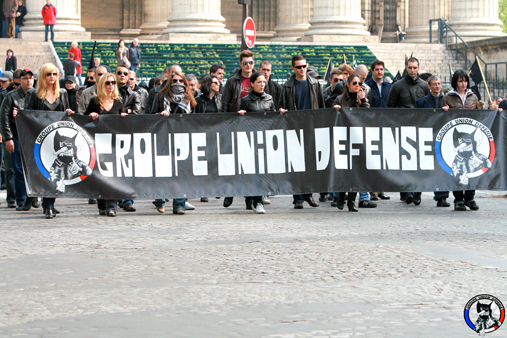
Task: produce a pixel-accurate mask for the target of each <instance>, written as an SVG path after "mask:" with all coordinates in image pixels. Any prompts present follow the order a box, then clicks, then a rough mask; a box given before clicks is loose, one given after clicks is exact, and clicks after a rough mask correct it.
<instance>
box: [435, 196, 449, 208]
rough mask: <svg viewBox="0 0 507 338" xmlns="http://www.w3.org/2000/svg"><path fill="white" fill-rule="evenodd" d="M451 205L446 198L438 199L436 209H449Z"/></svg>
mask: <svg viewBox="0 0 507 338" xmlns="http://www.w3.org/2000/svg"><path fill="white" fill-rule="evenodd" d="M450 206H451V204H450V203H449V202H447V198H445V197H440V198H439V199H438V201H437V207H450Z"/></svg>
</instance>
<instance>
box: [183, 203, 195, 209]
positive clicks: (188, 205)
mask: <svg viewBox="0 0 507 338" xmlns="http://www.w3.org/2000/svg"><path fill="white" fill-rule="evenodd" d="M185 210H195V207H194V206H193V205H192V204H190V203H188V202H185Z"/></svg>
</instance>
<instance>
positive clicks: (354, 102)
mask: <svg viewBox="0 0 507 338" xmlns="http://www.w3.org/2000/svg"><path fill="white" fill-rule="evenodd" d="M333 107H334V108H335V109H336V110H340V109H341V108H348V107H362V108H370V103H369V102H368V99H367V98H366V92H365V90H364V88H363V81H361V78H360V77H359V75H358V74H352V75H350V76H349V78H348V79H347V82H346V83H345V87H344V91H343V94H342V95H340V96H338V97H337V98H336V99H335V101H334V102H333ZM334 195H335V197H338V204H337V207H338V209H340V210H343V207H344V206H345V192H343V191H342V192H339V193H338V196H336V193H334ZM356 196H357V192H356V191H354V192H352V191H349V192H348V194H347V207H348V209H349V211H353V212H357V211H358V210H357V209H356V205H355V201H356Z"/></svg>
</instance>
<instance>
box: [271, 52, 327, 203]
mask: <svg viewBox="0 0 507 338" xmlns="http://www.w3.org/2000/svg"><path fill="white" fill-rule="evenodd" d="M307 66H308V64H307V63H306V59H305V58H304V57H303V56H302V55H295V56H293V57H292V70H293V71H294V75H292V77H291V78H290V79H289V80H287V82H285V84H284V85H283V89H282V96H281V98H280V103H279V107H280V108H279V111H280V114H284V113H286V112H287V111H291V110H306V109H322V108H324V98H323V96H322V89H321V87H320V84H319V81H317V80H315V79H313V78H312V77H309V76H306V71H307ZM293 197H294V201H293V204H294V209H303V202H304V201H306V202H307V203H308V204H310V206H312V207H318V206H319V203H318V202H316V201H315V200H314V199H313V196H312V194H302V195H294V196H293Z"/></svg>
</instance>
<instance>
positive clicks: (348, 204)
mask: <svg viewBox="0 0 507 338" xmlns="http://www.w3.org/2000/svg"><path fill="white" fill-rule="evenodd" d="M347 207H348V208H349V211H352V212H358V211H359V210H357V209H356V204H355V203H354V202H353V201H352V202H351V201H348V202H347Z"/></svg>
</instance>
